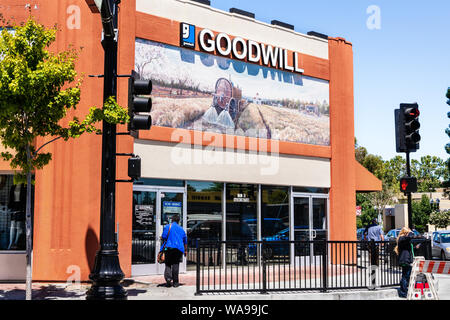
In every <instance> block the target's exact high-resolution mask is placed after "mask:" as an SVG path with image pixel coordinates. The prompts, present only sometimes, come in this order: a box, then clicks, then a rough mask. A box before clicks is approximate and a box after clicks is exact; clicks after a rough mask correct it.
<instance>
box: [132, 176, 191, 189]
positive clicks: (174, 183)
mask: <svg viewBox="0 0 450 320" xmlns="http://www.w3.org/2000/svg"><path fill="white" fill-rule="evenodd" d="M133 184H134V185H137V186H162V187H184V180H169V179H152V178H139V180H137V181H135V182H134V183H133Z"/></svg>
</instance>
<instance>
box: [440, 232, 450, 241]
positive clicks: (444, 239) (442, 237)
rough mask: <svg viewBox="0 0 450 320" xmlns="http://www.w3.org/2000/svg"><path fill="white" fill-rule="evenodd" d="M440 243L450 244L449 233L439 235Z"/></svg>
mask: <svg viewBox="0 0 450 320" xmlns="http://www.w3.org/2000/svg"><path fill="white" fill-rule="evenodd" d="M441 242H443V243H450V233H442V234H441Z"/></svg>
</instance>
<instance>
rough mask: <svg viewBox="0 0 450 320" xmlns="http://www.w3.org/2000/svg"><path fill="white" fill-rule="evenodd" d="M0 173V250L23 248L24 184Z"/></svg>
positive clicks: (24, 243) (24, 245)
mask: <svg viewBox="0 0 450 320" xmlns="http://www.w3.org/2000/svg"><path fill="white" fill-rule="evenodd" d="M13 178H14V177H13V175H7V174H2V175H0V250H20V251H21V250H25V249H26V242H25V240H26V239H25V209H26V208H25V207H26V186H25V185H23V184H19V185H14V184H13Z"/></svg>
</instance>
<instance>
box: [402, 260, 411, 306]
mask: <svg viewBox="0 0 450 320" xmlns="http://www.w3.org/2000/svg"><path fill="white" fill-rule="evenodd" d="M411 270H412V266H402V279H401V280H400V290H399V296H400V297H402V298H406V297H407V295H408V287H409V278H410V277H411Z"/></svg>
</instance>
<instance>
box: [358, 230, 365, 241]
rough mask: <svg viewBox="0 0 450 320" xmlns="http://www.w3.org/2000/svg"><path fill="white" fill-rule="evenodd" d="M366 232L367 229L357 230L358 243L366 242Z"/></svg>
mask: <svg viewBox="0 0 450 320" xmlns="http://www.w3.org/2000/svg"><path fill="white" fill-rule="evenodd" d="M364 230H366V228H359V229H358V230H356V239H357V240H358V241H363V240H365V236H364Z"/></svg>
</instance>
